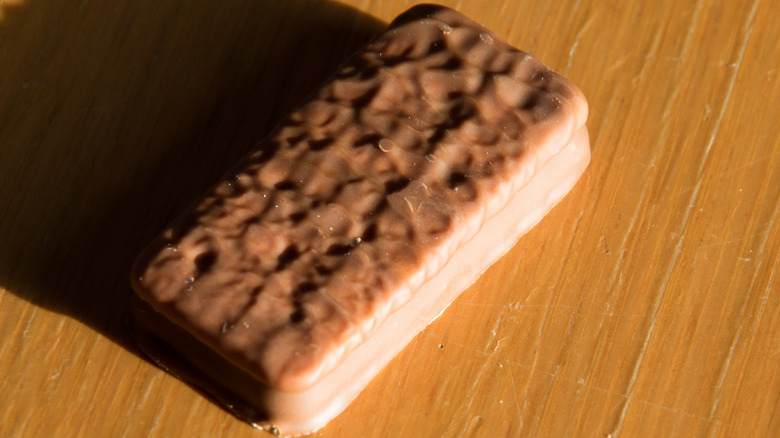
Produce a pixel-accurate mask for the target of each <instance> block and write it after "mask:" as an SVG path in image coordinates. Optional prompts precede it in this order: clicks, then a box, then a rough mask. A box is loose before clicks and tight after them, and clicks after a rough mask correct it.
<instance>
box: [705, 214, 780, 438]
mask: <svg viewBox="0 0 780 438" xmlns="http://www.w3.org/2000/svg"><path fill="white" fill-rule="evenodd" d="M778 214H780V204H777V205H775V209H774V211H773V212H772V219H771V220H770V221H769V226H768V227H767V233H765V235H764V239H763V241H762V242H761V245H760V246H759V249H758V253H757V254H756V259H757V260H758V263H757V266H756V269H755V272H758V271H759V270H760V269H761V267H762V265H763V257H761V256H762V255H763V253H764V249H765V248H766V242H767V241H768V240H769V239H768V237H769V233H768V231H769V230H770V229H772V228H773V227H774V222H775V218H776V217H777V216H778ZM778 258H780V257H778ZM777 261H778V260H777V259H776V260H775V263H774V265H773V266H772V273H771V274H770V276H769V282H768V283H767V287H766V290H765V291H764V296H763V297H762V299H761V305H760V306H759V309H758V313H757V314H756V317H755V319H754V320H753V324H752V327H751V330H750V333H755V332H756V330H757V329H758V324H759V323H760V322H761V318H762V317H763V316H764V309H765V308H766V302H767V300H768V299H769V294H770V292H771V291H772V285H773V284H774V281H775V273H776V272H777V265H778V263H777ZM757 278H758V275H754V276H753V278H752V279H751V281H750V287H749V288H748V290H749V291H752V290H754V289H755V286H756V284H755V283H756V280H757ZM751 298H752V294H751V293H748V294H746V296H745V299H744V301H743V302H742V308H741V309H740V311H739V319H738V321H742V319H743V318H744V316H745V311H746V310H747V307H748V303H749V301H750V300H751ZM741 333H742V325H741V324H740V326H739V328H738V329H737V332H736V333H735V334H734V338H733V339H732V341H731V345H730V346H729V353H728V356H727V357H726V360H725V361H724V363H723V366H722V367H721V371H720V375H719V376H718V383H717V384H716V387H715V396H714V398H715V401H714V402H713V403H712V409H710V420H714V419H715V416H716V414H717V413H718V407H719V405H720V398H721V396H722V394H721V390H722V389H723V382H724V381H725V380H726V376H727V375H728V371H729V368H730V365H731V359H732V357H733V356H734V351H735V350H736V348H737V344H738V343H739V338H740V335H741ZM753 342H755V341H753ZM749 348H750V349H752V345H751V346H750V347H749ZM719 426H720V422H716V423H715V430H714V431H713V433H712V435H713V436H714V435H715V434H716V433H717V431H718V427H719Z"/></svg>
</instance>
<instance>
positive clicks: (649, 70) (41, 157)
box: [0, 0, 780, 438]
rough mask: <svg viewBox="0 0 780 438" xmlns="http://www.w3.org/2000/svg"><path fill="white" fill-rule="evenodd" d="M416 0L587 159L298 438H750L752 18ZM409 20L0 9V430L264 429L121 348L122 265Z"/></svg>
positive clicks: (759, 301) (764, 120)
mask: <svg viewBox="0 0 780 438" xmlns="http://www.w3.org/2000/svg"><path fill="white" fill-rule="evenodd" d="M444 3H445V4H449V5H451V6H455V7H457V9H459V10H461V11H462V12H464V13H466V14H468V15H470V16H472V17H473V18H475V19H476V20H477V21H479V22H481V23H483V24H485V25H486V26H488V27H490V28H492V29H494V30H495V31H496V32H497V33H498V34H500V35H502V36H503V37H504V38H506V39H507V40H508V41H509V42H511V43H513V44H514V45H516V46H517V47H519V48H521V49H523V50H526V51H528V52H530V53H532V54H534V55H535V56H536V57H538V58H539V59H541V60H542V61H544V62H546V63H547V64H549V65H550V66H551V67H553V68H554V69H556V70H558V71H560V72H562V73H564V74H565V75H566V76H567V77H569V78H570V79H571V80H573V81H574V82H575V83H577V84H579V85H580V87H581V88H582V90H583V91H584V92H585V95H586V96H587V97H588V100H589V103H590V109H591V110H590V113H591V116H590V120H589V122H588V126H589V129H590V134H591V140H592V150H593V161H592V163H591V166H590V168H589V169H588V170H587V171H586V173H585V175H584V176H583V178H582V180H581V181H580V182H579V184H578V185H577V186H576V188H575V189H574V191H573V192H572V193H571V194H570V195H569V196H568V197H567V198H566V199H565V200H564V201H563V203H562V204H560V205H559V206H558V207H556V208H555V209H554V210H553V211H552V213H551V214H550V215H549V216H548V217H547V218H546V219H545V220H544V221H543V222H542V223H541V224H540V225H539V226H538V227H537V228H535V229H534V230H533V231H532V232H531V233H529V234H528V235H527V236H526V237H524V238H523V239H522V240H521V242H520V243H519V244H518V245H517V246H516V247H515V248H514V249H513V250H512V251H511V252H510V253H509V254H508V255H507V256H506V257H504V258H503V259H502V260H501V261H500V262H499V263H498V264H496V265H495V266H494V267H493V268H492V269H491V270H490V271H489V272H488V273H487V274H486V275H484V276H483V277H482V278H481V279H480V280H479V281H478V282H477V283H476V284H475V285H474V286H473V287H472V288H471V289H469V290H468V291H467V292H465V293H464V294H463V295H462V296H461V298H460V299H459V300H458V301H456V302H455V303H454V304H453V305H452V306H451V307H450V309H449V310H448V311H447V312H446V313H445V314H444V315H443V316H442V317H441V318H440V319H438V320H437V321H436V322H435V323H433V324H432V325H431V326H430V327H429V328H428V329H427V330H426V331H425V332H423V333H422V334H421V335H420V336H418V337H417V338H416V339H415V341H414V342H413V343H412V344H410V345H409V346H408V347H407V348H406V350H404V351H403V352H402V353H401V354H400V355H399V356H398V357H397V358H396V359H395V360H394V361H393V362H392V363H391V364H390V365H389V366H388V367H387V368H386V369H385V370H384V371H383V372H382V373H381V374H380V375H379V376H378V378H376V379H375V380H374V381H373V382H372V383H371V385H370V386H369V387H368V388H367V389H366V390H365V391H364V392H363V393H362V394H361V395H360V397H359V398H358V399H357V400H356V401H355V402H354V403H353V404H352V405H351V406H350V407H349V408H348V409H347V410H346V411H345V412H344V413H343V414H342V415H341V416H339V417H338V418H337V419H336V420H334V421H333V422H332V423H331V424H330V425H328V426H327V427H326V428H325V429H324V430H322V431H321V432H320V433H319V434H317V436H319V437H323V438H324V437H369V436H380V437H396V436H409V437H438V436H446V437H461V436H467V437H472V436H475V437H481V436H490V437H492V436H553V437H562V436H573V437H579V436H583V437H608V436H611V437H617V436H626V437H633V436H653V437H657V436H745V437H747V436H751V437H752V436H778V434H780V272H778V271H779V270H780V269H778V265H780V136H778V126H779V125H780V71H778V67H780V49H778V47H780V46H779V45H778V41H780V26H777V23H776V17H777V16H778V15H779V14H780V2H776V1H772V0H755V1H753V0H750V1H728V2H727V1H716V0H709V1H708V0H701V1H694V0H690V1H688V0H682V1H681V0H659V1H641V0H634V1H617V0H613V1H603V0H561V1H537V0H518V1H513V0H505V1H501V0H497V1H490V2H482V1H476V0H475V1H469V0H463V1H459V2H444ZM411 4H412V2H406V1H401V0H391V1H379V0H353V1H345V2H343V3H335V2H329V1H314V0H287V1H282V0H275V1H273V0H226V1H218V2H215V1H201V0H197V1H182V0H132V1H129V0H115V1H112V2H97V1H89V0H83V1H67V0H63V1H45V2H44V1H34V0H5V1H3V0H0V181H1V184H0V376H2V377H1V378H0V436H2V437H7V436H14V437H15V436H19V437H28V436H32V437H38V436H40V437H43V436H46V437H51V436H58V437H77V436H79V437H80V436H104V437H120V436H127V437H147V436H149V437H178V436H182V437H184V436H186V437H200V436H203V437H207V436H211V437H217V436H233V437H260V436H265V435H264V433H262V432H258V431H255V430H254V429H252V428H250V427H249V426H248V425H246V424H244V423H241V422H239V421H238V420H236V419H234V418H233V417H231V416H230V415H229V414H227V413H226V412H225V411H223V410H222V409H221V408H219V407H218V406H216V405H214V404H212V403H211V402H210V401H208V400H207V399H205V398H204V397H202V396H201V395H200V394H198V393H197V392H195V391H193V390H192V389H191V388H190V387H188V386H187V385H185V384H183V383H181V382H180V381H178V380H177V379H175V378H173V377H171V376H169V375H167V374H166V373H164V372H162V371H161V370H160V369H158V368H156V367H155V366H153V365H151V364H150V363H149V362H147V361H146V360H145V359H144V358H143V357H142V356H141V355H140V353H139V352H138V350H137V349H136V348H135V346H134V345H133V343H132V341H131V340H130V338H129V336H128V333H127V329H126V318H127V316H128V306H129V297H130V288H129V286H128V280H127V276H128V271H129V267H130V264H131V263H132V260H133V257H134V256H135V254H136V253H137V252H138V251H139V250H140V248H141V247H142V246H143V244H144V243H145V242H146V241H148V240H149V239H150V238H151V237H152V236H153V235H154V234H156V233H157V232H158V231H160V230H161V229H162V227H163V226H164V225H165V224H166V223H167V221H169V220H170V219H172V217H173V215H174V214H175V213H176V212H177V211H179V210H181V209H182V208H183V207H184V206H185V205H187V204H188V202H189V201H190V200H192V199H193V198H194V197H195V196H197V195H198V194H199V193H200V192H201V191H202V190H204V189H205V188H206V187H207V186H208V185H209V184H210V183H211V182H212V181H214V180H215V179H216V178H217V177H218V176H219V175H220V174H221V173H222V172H223V171H224V170H225V169H226V168H227V167H228V166H230V164H231V163H232V162H234V161H236V159H237V158H238V157H239V156H241V155H242V153H244V152H245V151H246V150H247V149H248V148H249V147H251V146H252V145H253V144H254V142H256V141H257V140H258V139H260V138H261V137H262V136H263V135H264V134H265V133H267V132H268V130H269V129H270V128H271V127H272V126H273V125H274V123H275V122H276V121H277V120H279V118H280V117H282V116H283V115H284V114H285V112H286V111H287V110H289V109H290V108H291V106H293V105H295V104H296V103H297V102H299V101H300V100H301V99H302V98H303V97H304V96H305V95H306V94H307V92H308V91H309V90H311V89H312V88H313V87H314V86H315V85H316V84H317V83H318V82H319V81H321V80H322V79H323V78H324V77H326V76H327V75H328V74H329V73H330V72H331V71H332V70H333V69H334V68H335V66H336V65H337V63H338V62H339V61H340V60H341V59H343V58H344V57H345V56H346V55H347V54H349V53H350V52H351V51H352V50H353V49H355V48H356V47H358V46H359V45H360V44H362V43H364V42H365V41H367V40H368V39H369V38H370V36H371V35H373V34H374V33H376V32H377V31H379V30H380V29H381V28H382V22H386V21H388V20H390V19H391V18H392V17H393V16H395V15H396V14H398V13H399V12H401V11H402V10H404V9H406V8H407V7H409V6H410V5H411Z"/></svg>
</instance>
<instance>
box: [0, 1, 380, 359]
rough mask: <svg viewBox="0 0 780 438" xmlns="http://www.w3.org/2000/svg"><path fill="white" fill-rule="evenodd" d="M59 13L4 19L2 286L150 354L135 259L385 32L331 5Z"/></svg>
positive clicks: (21, 13) (31, 6) (143, 6)
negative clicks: (139, 313) (132, 321)
mask: <svg viewBox="0 0 780 438" xmlns="http://www.w3.org/2000/svg"><path fill="white" fill-rule="evenodd" d="M55 3H68V4H67V5H60V4H57V5H53V4H52V3H50V2H32V1H29V2H26V3H22V4H21V5H20V6H9V5H0V42H5V43H6V44H0V60H2V62H3V64H4V67H3V69H1V70H2V71H0V149H1V150H2V153H0V172H3V173H5V174H3V175H2V185H0V205H2V206H3V207H4V209H5V211H0V287H3V288H5V289H8V290H9V291H10V292H12V293H14V294H16V295H18V296H19V297H21V298H23V299H25V300H28V301H30V302H32V303H34V304H36V305H38V306H41V307H43V308H47V309H51V310H53V311H55V312H59V313H62V314H65V315H68V316H71V317H73V318H75V319H77V320H79V321H81V322H83V323H85V324H87V325H89V326H90V327H92V328H94V329H95V330H97V331H98V332H100V333H102V334H103V335H105V336H107V337H108V338H110V339H112V340H114V341H115V342H117V343H118V344H120V345H122V346H123V347H125V348H127V349H129V350H130V351H133V352H137V349H136V347H135V346H134V345H133V343H132V341H131V339H130V337H129V335H128V333H127V329H126V320H127V317H128V316H129V304H130V296H131V290H130V287H129V281H128V279H129V270H130V267H131V264H132V262H133V259H134V256H135V255H136V254H137V253H138V252H139V251H140V250H141V249H142V247H143V246H144V244H145V243H147V242H148V241H149V240H151V238H152V237H153V236H154V235H156V234H157V233H158V232H159V231H161V230H162V228H163V227H164V226H165V225H166V224H167V223H168V222H169V221H170V220H171V219H173V217H174V216H175V215H176V213H177V212H178V211H180V210H182V209H183V208H184V207H186V205H187V204H189V202H190V201H192V200H193V199H194V198H195V197H196V196H198V195H199V194H200V193H201V192H202V191H204V190H205V189H206V188H207V187H208V186H210V185H211V184H212V183H213V182H214V181H215V180H216V179H217V178H219V176H220V175H221V174H222V173H223V172H224V171H226V169H227V168H228V167H230V165H231V164H232V163H233V162H235V161H236V160H237V159H238V158H239V157H240V156H241V155H243V154H244V153H245V152H246V151H247V150H248V149H249V148H250V147H252V146H253V145H254V144H256V143H257V141H258V140H259V139H260V138H262V136H264V135H265V134H266V133H267V132H268V131H269V130H270V129H271V128H272V127H273V126H274V125H275V124H276V123H277V122H278V121H279V119H280V118H281V117H283V116H284V115H285V114H286V113H287V112H288V111H289V110H290V109H291V108H292V107H293V106H294V105H296V104H297V103H299V102H300V101H301V100H302V99H303V98H304V97H305V96H306V94H307V93H309V92H310V91H311V90H312V89H313V88H314V87H316V85H317V84H318V83H320V82H321V81H322V80H324V79H325V78H326V77H327V76H328V75H329V74H330V73H331V72H332V71H334V70H335V68H336V67H337V65H338V63H339V62H340V61H341V60H343V59H344V58H345V57H346V56H348V55H349V54H350V53H351V52H353V51H354V50H355V49H356V48H358V47H359V46H360V45H362V44H364V43H365V42H367V41H368V40H369V39H370V38H371V36H373V35H375V34H376V33H378V32H379V31H380V30H381V29H382V28H383V27H384V25H383V24H382V23H380V22H379V21H378V20H376V19H374V18H371V17H369V16H367V15H365V14H363V13H361V12H359V11H356V10H354V9H351V8H349V7H346V6H343V5H340V4H337V3H332V2H326V1H316V0H294V1H275V0H227V1H220V2H214V1H195V2H189V1H182V0H175V1H166V2H159V1H158V0H142V1H138V0H133V1H126V0H122V1H118V2H109V3H106V4H93V3H86V4H83V5H82V7H77V6H76V5H75V4H71V3H73V2H55ZM9 42H11V43H12V44H9Z"/></svg>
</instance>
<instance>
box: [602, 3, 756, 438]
mask: <svg viewBox="0 0 780 438" xmlns="http://www.w3.org/2000/svg"><path fill="white" fill-rule="evenodd" d="M759 1H760V0H756V1H755V2H754V3H753V7H752V9H751V10H750V13H749V14H748V18H747V21H746V25H745V27H747V31H746V32H745V36H744V38H743V40H742V46H741V48H740V51H739V56H738V58H737V62H736V67H735V68H734V72H733V74H732V77H731V80H730V81H729V85H728V88H727V91H726V95H725V97H724V99H723V104H722V106H721V109H720V112H719V114H718V118H717V121H716V123H715V127H714V128H713V132H712V135H711V136H710V140H709V142H708V144H707V146H706V148H705V150H704V153H703V156H702V159H701V162H700V164H699V169H698V172H697V180H698V182H697V184H696V187H695V188H694V191H693V194H692V195H691V202H690V203H689V204H688V207H687V208H686V210H685V214H684V216H683V218H682V221H681V224H680V237H679V239H678V241H677V245H675V250H674V253H673V254H672V259H671V261H670V263H669V266H668V268H667V269H666V274H665V276H664V280H663V282H662V283H661V287H660V289H659V291H658V294H657V295H656V299H655V301H654V302H653V307H652V314H653V315H654V316H653V317H652V320H651V322H650V326H649V328H648V329H647V333H646V334H645V339H644V342H643V343H642V348H641V350H640V351H639V356H638V357H637V360H636V363H635V364H634V369H633V372H632V373H631V379H630V380H629V382H628V386H627V390H626V398H625V402H624V403H623V407H622V409H621V411H620V415H619V417H618V419H617V424H616V426H615V428H614V431H613V432H612V433H613V435H618V434H619V433H620V431H621V430H622V428H623V423H624V422H625V419H626V414H627V413H628V408H629V407H630V405H631V396H632V394H633V392H634V385H635V384H636V380H637V376H638V375H639V370H640V369H641V368H642V365H643V362H644V357H645V353H646V352H647V348H648V346H649V345H650V341H651V339H652V337H653V334H654V332H655V323H656V321H657V313H658V309H659V308H660V306H661V302H662V301H663V298H664V295H665V293H666V289H667V286H668V284H669V280H670V278H671V276H672V272H673V271H674V267H675V265H676V264H677V259H678V258H679V256H680V253H681V252H682V246H683V243H684V242H685V234H684V233H682V231H683V230H684V229H685V228H686V227H687V225H688V219H689V218H690V215H691V211H692V210H693V206H694V205H695V203H696V199H697V198H698V195H699V190H700V189H701V185H702V178H701V175H702V173H703V171H704V168H705V166H706V164H707V162H708V159H709V155H710V151H711V150H712V145H713V144H714V142H715V138H716V137H717V135H718V130H719V128H720V125H721V122H722V121H723V117H724V115H725V114H726V109H727V108H728V106H729V103H730V101H731V95H732V92H733V91H734V85H735V83H736V79H737V75H738V74H739V70H740V67H741V65H742V60H743V58H744V56H745V51H746V48H747V45H748V42H749V40H750V35H751V33H752V23H753V19H754V18H755V15H756V10H757V7H758V3H759ZM700 11H701V2H699V4H697V9H696V14H695V16H694V19H693V21H692V23H691V26H690V28H689V31H688V35H687V36H686V42H685V46H684V47H685V49H684V51H683V53H684V54H685V53H687V51H688V49H689V45H690V41H691V36H692V35H693V28H695V27H696V25H697V24H698V18H699V13H700Z"/></svg>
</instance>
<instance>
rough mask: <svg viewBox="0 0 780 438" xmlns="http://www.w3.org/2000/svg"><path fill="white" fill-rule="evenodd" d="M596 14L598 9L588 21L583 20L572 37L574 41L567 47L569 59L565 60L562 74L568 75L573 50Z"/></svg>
mask: <svg viewBox="0 0 780 438" xmlns="http://www.w3.org/2000/svg"><path fill="white" fill-rule="evenodd" d="M597 15H598V11H597V12H596V13H594V14H593V15H591V16H590V18H589V19H588V21H586V22H585V24H583V25H582V27H580V30H579V31H577V35H576V36H575V37H574V43H573V44H572V45H571V49H569V60H568V61H567V62H566V67H565V68H564V69H563V75H564V76H568V74H569V71H571V65H572V62H573V61H574V52H576V51H577V47H579V45H580V40H581V39H582V36H583V35H584V34H585V31H586V30H588V28H590V25H591V24H593V21H594V20H595V18H596V16H597Z"/></svg>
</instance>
